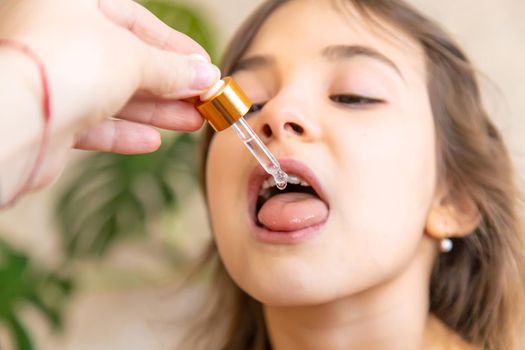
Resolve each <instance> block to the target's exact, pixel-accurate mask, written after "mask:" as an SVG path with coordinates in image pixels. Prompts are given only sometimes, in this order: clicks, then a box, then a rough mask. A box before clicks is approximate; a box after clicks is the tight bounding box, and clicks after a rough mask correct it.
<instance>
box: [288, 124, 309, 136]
mask: <svg viewBox="0 0 525 350" xmlns="http://www.w3.org/2000/svg"><path fill="white" fill-rule="evenodd" d="M284 127H285V129H288V130H289V129H292V130H293V132H295V133H296V134H297V135H302V134H303V133H304V128H303V127H302V126H301V125H299V124H296V123H286V124H285V126H284Z"/></svg>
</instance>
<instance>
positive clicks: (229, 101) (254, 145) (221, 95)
mask: <svg viewBox="0 0 525 350" xmlns="http://www.w3.org/2000/svg"><path fill="white" fill-rule="evenodd" d="M251 106H252V104H251V102H250V100H249V99H248V97H247V96H246V95H245V94H244V92H243V91H242V90H241V89H240V87H239V86H238V85H237V84H236V83H235V81H234V80H233V79H232V78H230V77H226V78H224V79H223V80H220V81H218V82H217V83H216V84H215V85H214V86H213V87H212V88H210V89H209V90H208V91H206V92H205V93H203V94H202V95H201V96H200V101H199V102H197V104H196V107H197V110H198V111H199V112H200V113H201V114H202V115H203V116H204V117H205V118H206V119H207V120H208V122H209V123H210V124H211V126H212V127H213V128H214V129H215V131H222V130H224V129H227V128H228V127H230V126H231V127H232V128H233V130H234V131H235V133H236V134H237V136H238V137H239V138H240V139H241V141H242V142H243V144H244V145H245V146H246V148H248V150H249V151H250V153H251V154H252V155H253V156H254V157H255V159H257V161H258V162H259V164H260V165H261V166H262V167H263V169H264V170H265V171H266V172H267V173H268V174H270V175H272V176H273V178H274V180H275V184H276V186H277V188H279V189H280V190H284V189H285V188H286V185H287V179H288V175H287V174H286V173H285V172H284V171H283V170H282V169H281V166H280V164H279V162H278V161H277V159H276V158H275V156H274V155H273V154H272V153H271V152H270V150H269V149H268V148H267V147H266V145H265V144H264V143H263V142H262V141H261V139H260V138H259V137H258V136H257V134H256V133H255V132H254V131H253V129H252V128H251V127H250V125H248V123H247V122H246V119H244V116H245V115H246V113H248V111H249V110H250V108H251Z"/></svg>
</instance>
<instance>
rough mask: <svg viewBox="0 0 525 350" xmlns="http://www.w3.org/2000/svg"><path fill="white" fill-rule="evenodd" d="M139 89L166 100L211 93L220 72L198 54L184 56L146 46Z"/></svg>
mask: <svg viewBox="0 0 525 350" xmlns="http://www.w3.org/2000/svg"><path fill="white" fill-rule="evenodd" d="M141 73H142V74H141V84H140V86H139V89H141V90H146V91H148V92H150V93H152V94H153V95H156V96H159V97H165V98H177V99H180V98H186V97H190V96H195V95H196V94H199V93H200V92H202V91H204V90H207V89H209V88H210V87H211V86H212V85H213V84H215V83H216V82H217V81H218V80H219V79H220V77H221V72H220V70H219V68H217V67H216V66H215V65H213V64H211V63H209V62H208V60H207V59H205V58H204V57H203V56H201V55H198V54H192V55H185V54H179V53H175V52H173V51H167V50H162V49H158V48H156V47H152V46H149V45H146V54H145V55H144V60H143V62H142V72H141Z"/></svg>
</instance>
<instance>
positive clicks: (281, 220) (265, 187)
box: [249, 160, 329, 233]
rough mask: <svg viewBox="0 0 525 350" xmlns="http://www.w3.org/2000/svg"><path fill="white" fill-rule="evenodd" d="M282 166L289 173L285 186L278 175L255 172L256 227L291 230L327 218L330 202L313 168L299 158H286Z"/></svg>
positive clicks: (252, 183) (252, 206) (252, 187)
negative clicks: (278, 183) (278, 185)
mask: <svg viewBox="0 0 525 350" xmlns="http://www.w3.org/2000/svg"><path fill="white" fill-rule="evenodd" d="M281 167H282V169H283V170H284V171H285V172H287V173H288V185H287V187H286V189H284V190H279V189H278V188H277V186H276V184H275V181H274V179H273V178H272V177H270V176H268V175H267V174H265V173H264V172H261V171H260V170H259V169H256V170H255V171H254V173H253V174H252V178H251V181H250V189H249V199H250V211H251V217H252V219H253V221H254V224H255V225H256V227H258V228H261V229H265V230H267V231H271V232H280V233H289V232H297V231H300V230H304V229H306V228H309V227H312V226H319V225H321V224H323V223H324V222H326V220H327V218H328V214H329V207H328V202H327V200H326V196H325V195H324V192H323V190H322V188H321V186H320V184H319V181H318V179H317V178H316V177H315V175H314V173H313V171H312V170H311V169H309V168H308V167H307V166H306V165H304V164H303V163H300V162H298V161H295V160H282V161H281Z"/></svg>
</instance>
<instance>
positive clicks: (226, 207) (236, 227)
mask: <svg viewBox="0 0 525 350" xmlns="http://www.w3.org/2000/svg"><path fill="white" fill-rule="evenodd" d="M247 153H248V152H246V151H245V150H244V149H243V148H242V144H241V143H240V142H239V140H238V139H237V138H236V137H235V136H234V134H233V131H223V132H221V134H217V135H215V137H214V139H213V142H212V144H211V145H210V149H209V153H208V159H207V164H206V187H207V191H208V192H207V204H208V210H209V213H210V220H211V227H212V233H213V236H214V239H215V241H216V243H217V247H218V249H219V253H220V255H221V258H222V259H223V261H224V263H225V265H226V268H227V269H228V271H230V272H231V271H232V270H235V269H237V265H238V264H239V262H242V261H243V260H244V259H245V257H244V256H243V254H244V253H243V252H244V251H245V250H246V249H245V248H246V247H243V244H244V243H243V242H244V240H243V239H242V238H243V236H244V235H246V232H247V231H248V228H249V226H248V225H249V221H248V210H247V198H246V196H247V184H246V183H240V182H239V179H247V176H246V174H245V173H244V172H245V171H249V169H250V168H249V167H246V169H245V167H244V166H243V164H250V163H249V162H248V161H247V160H246V158H247V157H248V156H249V154H247Z"/></svg>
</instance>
